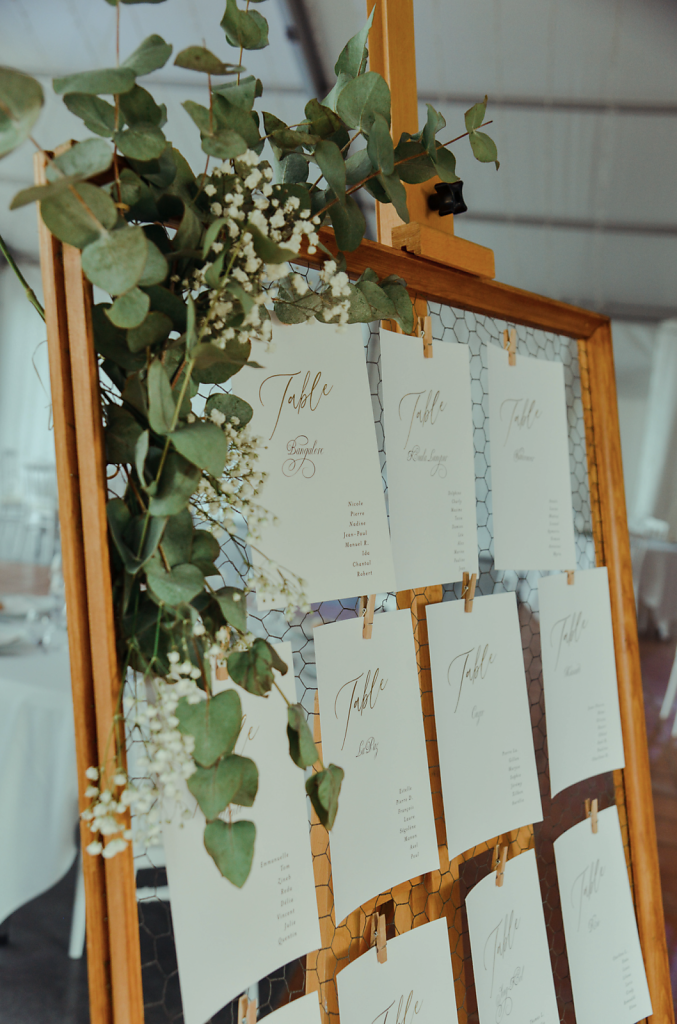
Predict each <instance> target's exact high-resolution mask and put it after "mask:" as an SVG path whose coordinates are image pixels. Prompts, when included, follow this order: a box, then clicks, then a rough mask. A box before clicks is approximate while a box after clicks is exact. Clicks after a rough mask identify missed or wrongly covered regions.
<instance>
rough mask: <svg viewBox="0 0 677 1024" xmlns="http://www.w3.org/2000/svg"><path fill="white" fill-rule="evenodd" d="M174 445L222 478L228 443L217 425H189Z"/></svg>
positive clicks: (176, 435)
mask: <svg viewBox="0 0 677 1024" xmlns="http://www.w3.org/2000/svg"><path fill="white" fill-rule="evenodd" d="M158 315H159V316H162V314H161V313H160V314H158ZM171 438H172V444H173V445H174V447H175V448H176V450H177V451H178V452H180V453H181V455H183V457H184V459H188V461H189V462H192V463H193V465H195V466H199V467H200V469H206V470H207V472H208V473H211V475H212V476H215V477H220V476H221V474H222V473H223V467H224V466H225V464H226V456H227V454H228V442H227V441H226V435H225V434H224V433H223V431H222V430H221V428H220V427H217V425H216V424H215V423H204V422H203V421H201V420H199V421H198V422H197V423H188V424H187V425H186V426H185V427H181V429H180V430H175V431H174V432H173V434H172V435H171Z"/></svg>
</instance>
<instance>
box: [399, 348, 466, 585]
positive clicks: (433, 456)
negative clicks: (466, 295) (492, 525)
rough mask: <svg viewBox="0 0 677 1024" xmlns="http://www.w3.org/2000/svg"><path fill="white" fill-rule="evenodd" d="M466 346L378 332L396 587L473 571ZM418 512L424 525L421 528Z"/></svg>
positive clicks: (448, 580) (453, 577)
mask: <svg viewBox="0 0 677 1024" xmlns="http://www.w3.org/2000/svg"><path fill="white" fill-rule="evenodd" d="M468 358H469V357H468V348H467V346H466V345H455V344H450V343H447V342H444V343H443V342H440V343H439V344H435V346H434V354H433V357H432V359H425V358H424V356H423V345H422V343H421V341H420V339H417V338H408V337H405V336H404V335H402V334H395V333H394V332H393V331H385V330H381V366H382V371H383V410H384V416H385V435H386V460H387V468H388V504H389V509H390V537H391V540H392V547H393V559H394V562H395V578H396V581H397V589H398V590H407V589H409V588H411V587H427V586H432V585H433V584H436V583H440V582H445V583H455V582H456V581H458V580H461V579H462V578H463V573H464V572H470V573H473V572H477V523H476V519H475V469H474V447H473V424H472V408H471V402H470V369H469V362H468ZM422 514H423V515H424V517H425V528H424V529H421V523H422Z"/></svg>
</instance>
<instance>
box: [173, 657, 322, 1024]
mask: <svg viewBox="0 0 677 1024" xmlns="http://www.w3.org/2000/svg"><path fill="white" fill-rule="evenodd" d="M276 650H277V652H278V653H279V654H280V657H282V658H283V660H284V661H286V663H287V665H288V666H289V669H290V671H289V672H288V673H287V675H286V676H280V675H277V682H278V685H279V686H280V687H281V688H282V690H283V691H284V693H285V694H286V696H287V698H288V699H289V700H291V701H295V700H296V694H295V685H294V669H293V664H292V651H291V645H290V644H289V643H282V644H277V645H276ZM229 685H230V684H229V683H226V684H224V686H229ZM237 692H238V694H239V696H240V699H241V701H242V711H243V715H244V718H245V721H244V726H243V729H242V733H241V737H240V740H239V741H238V744H237V747H236V753H238V754H241V755H243V756H246V757H251V758H252V760H253V761H254V762H255V763H256V766H257V768H258V770H259V790H258V793H257V796H256V801H255V803H254V806H253V807H244V808H242V809H239V808H235V807H233V808H232V817H233V818H235V817H236V816H237V815H238V814H240V813H241V815H242V817H244V818H246V819H247V820H250V821H253V822H254V823H255V825H256V844H255V847H254V862H253V865H252V870H251V874H250V875H249V878H248V879H247V881H246V882H245V884H244V886H243V887H242V889H237V888H236V887H235V886H234V885H231V883H230V882H229V881H227V880H226V879H225V878H223V877H222V875H221V874H220V873H219V871H218V869H217V867H216V865H215V864H214V861H213V860H212V859H211V857H210V856H209V854H208V853H207V851H206V850H205V847H204V841H203V831H204V817H203V816H202V814H201V812H200V811H199V810H198V809H197V807H196V814H195V816H194V818H192V819H191V820H190V821H189V822H188V823H187V824H185V825H183V826H182V825H181V824H180V823H179V822H176V821H175V822H172V823H171V824H169V825H165V827H164V843H165V852H166V857H167V880H168V883H169V893H170V898H171V907H172V921H173V925H174V937H175V941H176V954H177V959H178V965H179V982H180V985H181V998H182V1001H183V1014H184V1020H185V1024H205V1022H206V1021H208V1020H209V1019H210V1018H211V1017H212V1016H213V1015H214V1014H215V1013H216V1012H217V1011H218V1010H220V1009H221V1007H222V1006H224V1005H225V1004H226V1003H228V1002H230V1000H231V999H234V998H235V997H236V996H238V995H239V994H240V993H241V992H242V991H243V990H244V989H245V988H247V987H248V986H249V985H251V984H252V983H253V982H255V981H258V980H259V979H260V978H263V977H265V976H266V975H267V974H270V972H271V971H274V970H275V969H276V968H278V967H279V966H280V965H281V964H286V963H289V961H290V960H293V959H295V958H296V957H299V956H304V955H305V954H306V953H308V952H310V951H311V950H313V949H317V948H318V946H319V945H320V930H319V925H318V917H317V901H316V898H315V881H314V877H313V864H312V856H311V852H310V839H309V836H308V817H307V811H306V794H305V786H304V778H303V772H302V771H301V770H300V769H299V768H297V767H296V765H295V764H294V763H293V761H292V760H291V758H290V757H289V744H288V740H287V730H286V725H287V707H286V705H285V703H284V701H283V699H282V697H281V696H280V695H279V694H278V693H277V692H276V691H273V693H271V695H270V697H269V698H268V699H264V698H262V697H255V696H253V695H252V694H249V693H247V692H246V691H245V690H241V689H240V688H239V687H238V688H237ZM186 796H187V798H188V799H189V800H191V801H192V797H190V795H189V794H188V793H186ZM233 922H237V927H234V924H233Z"/></svg>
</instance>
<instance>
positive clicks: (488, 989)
mask: <svg viewBox="0 0 677 1024" xmlns="http://www.w3.org/2000/svg"><path fill="white" fill-rule="evenodd" d="M465 908H466V911H467V914H468V931H469V933H470V953H471V956H472V969H473V975H474V978H475V992H476V995H477V1008H478V1010H479V1017H480V1024H502V1022H503V1021H505V1020H506V1019H508V1018H509V1019H510V1020H514V1021H518V1022H519V1024H559V1012H558V1009H557V998H556V996H555V985H554V982H553V977H552V968H551V965H550V953H549V950H548V936H547V933H546V930H545V918H544V916H543V904H542V902H541V886H540V884H539V881H538V870H537V868H536V854H535V853H534V851H533V850H526V851H525V852H524V853H520V854H519V856H517V857H514V858H513V859H512V860H509V861H508V862H507V864H506V866H505V874H504V876H503V885H502V886H498V885H496V872H495V871H492V872H490V874H488V875H487V876H486V878H483V879H482V881H481V882H478V883H477V885H476V886H475V887H474V888H473V889H471V891H470V892H469V893H468V895H467V896H466V900H465Z"/></svg>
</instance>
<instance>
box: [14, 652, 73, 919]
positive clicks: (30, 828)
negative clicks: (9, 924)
mask: <svg viewBox="0 0 677 1024" xmlns="http://www.w3.org/2000/svg"><path fill="white" fill-rule="evenodd" d="M77 821H78V789H77V774H76V767H75V738H74V728H73V702H72V697H71V685H70V665H69V659H68V650H67V649H63V650H56V651H53V650H50V651H48V652H47V653H45V652H43V651H42V650H40V649H36V648H35V647H33V646H29V645H27V644H25V645H22V646H18V647H12V648H11V649H4V650H2V651H0V822H2V836H3V841H2V844H0V922H2V921H4V920H5V919H6V918H7V917H8V916H9V915H10V914H12V913H13V912H14V911H15V910H17V909H18V908H19V907H21V906H23V904H24V903H27V902H28V901H29V900H32V899H34V898H35V897H36V896H39V895H40V893H42V892H45V891H46V890H47V889H50V888H51V887H52V886H53V885H55V884H56V882H58V881H59V879H60V878H61V877H62V876H63V875H64V874H65V873H66V872H67V871H68V869H69V867H70V866H71V864H72V863H73V860H74V858H75V855H76V850H77V847H76V838H77V833H76V826H77Z"/></svg>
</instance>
